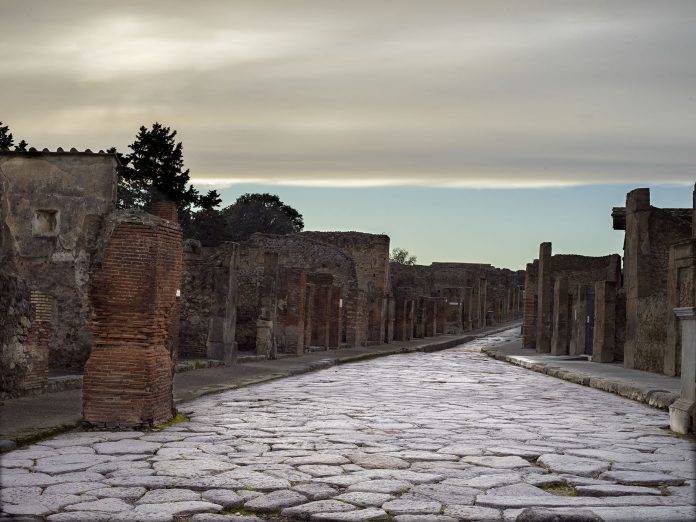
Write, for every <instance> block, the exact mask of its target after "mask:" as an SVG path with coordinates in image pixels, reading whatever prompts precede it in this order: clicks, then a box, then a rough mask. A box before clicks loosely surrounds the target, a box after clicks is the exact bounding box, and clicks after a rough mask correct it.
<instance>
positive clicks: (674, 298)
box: [663, 239, 696, 376]
mask: <svg viewBox="0 0 696 522" xmlns="http://www.w3.org/2000/svg"><path fill="white" fill-rule="evenodd" d="M667 300H668V304H669V308H670V309H672V310H674V309H675V308H682V307H693V306H696V240H694V239H689V240H688V241H682V242H680V243H675V244H674V245H672V247H671V248H670V254H669V269H668V287H667ZM663 372H664V373H665V374H667V375H672V376H678V375H681V335H680V329H679V324H678V322H677V318H676V317H675V315H674V314H673V313H672V314H670V315H669V324H668V325H667V344H666V347H665V355H664V368H663Z"/></svg>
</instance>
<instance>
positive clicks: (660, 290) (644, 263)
mask: <svg viewBox="0 0 696 522" xmlns="http://www.w3.org/2000/svg"><path fill="white" fill-rule="evenodd" d="M691 225H692V214H691V210H690V209H659V208H655V207H653V206H651V205H650V190H649V189H636V190H633V191H631V192H629V193H628V195H627V196H626V210H625V230H626V235H625V242H624V250H625V252H624V254H625V255H624V265H625V270H624V272H625V283H624V284H625V289H626V342H625V344H624V365H625V366H626V367H627V368H634V369H637V370H645V371H651V372H662V371H663V370H664V364H665V362H664V359H665V353H666V351H667V349H668V338H669V334H668V328H669V325H670V316H671V314H672V309H671V308H670V303H669V298H668V291H667V287H668V283H667V280H668V271H669V269H668V265H669V251H670V247H671V246H672V245H674V244H675V243H678V242H680V241H684V240H686V239H689V238H690V237H691V233H692V230H691ZM615 228H620V226H619V227H616V223H615Z"/></svg>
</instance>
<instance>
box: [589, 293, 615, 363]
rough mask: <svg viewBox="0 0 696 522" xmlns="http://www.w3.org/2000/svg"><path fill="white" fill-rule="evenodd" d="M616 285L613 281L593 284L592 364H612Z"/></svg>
mask: <svg viewBox="0 0 696 522" xmlns="http://www.w3.org/2000/svg"><path fill="white" fill-rule="evenodd" d="M615 327H616V284H615V283H614V282H613V281H598V282H597V283H595V324H594V339H593V341H592V360H593V361H594V362H603V363H609V362H614V350H615V346H614V343H615V339H616V330H615Z"/></svg>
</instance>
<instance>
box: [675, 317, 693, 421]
mask: <svg viewBox="0 0 696 522" xmlns="http://www.w3.org/2000/svg"><path fill="white" fill-rule="evenodd" d="M674 314H675V315H676V316H677V320H678V321H679V325H680V331H681V345H682V350H681V361H682V363H681V383H682V386H681V396H680V397H679V399H677V400H676V401H675V402H674V403H673V404H672V405H671V406H670V407H669V427H670V428H671V429H672V431H675V432H677V433H682V434H687V433H689V432H693V433H696V309H695V308H693V307H687V308H675V309H674Z"/></svg>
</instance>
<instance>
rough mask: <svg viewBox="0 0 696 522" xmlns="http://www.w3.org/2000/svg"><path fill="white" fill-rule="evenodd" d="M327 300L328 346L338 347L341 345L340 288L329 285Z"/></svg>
mask: <svg viewBox="0 0 696 522" xmlns="http://www.w3.org/2000/svg"><path fill="white" fill-rule="evenodd" d="M327 292H328V302H327V307H328V309H327V314H328V338H327V347H328V348H339V347H340V346H341V326H342V324H343V323H342V320H341V319H342V318H341V288H340V287H338V286H333V285H331V286H329V287H328V288H327Z"/></svg>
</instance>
